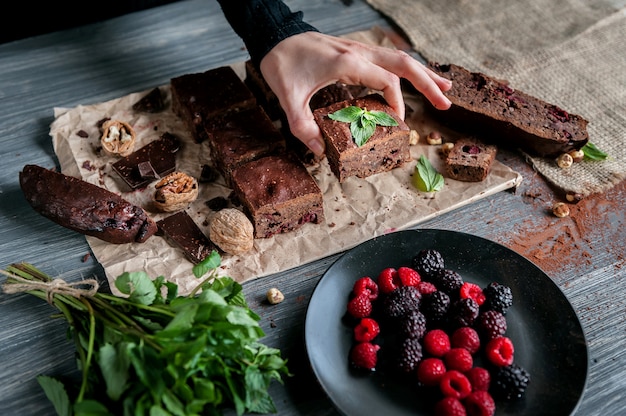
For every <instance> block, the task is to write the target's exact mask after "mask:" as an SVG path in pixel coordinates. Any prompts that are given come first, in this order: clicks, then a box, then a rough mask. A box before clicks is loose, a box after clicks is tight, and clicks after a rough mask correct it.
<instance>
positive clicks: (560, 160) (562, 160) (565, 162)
mask: <svg viewBox="0 0 626 416" xmlns="http://www.w3.org/2000/svg"><path fill="white" fill-rule="evenodd" d="M573 163H574V159H573V158H572V156H570V154H569V153H563V154H561V155H559V157H557V158H556V164H557V165H558V166H559V167H560V168H562V169H565V168H569V167H570V166H572V164H573Z"/></svg>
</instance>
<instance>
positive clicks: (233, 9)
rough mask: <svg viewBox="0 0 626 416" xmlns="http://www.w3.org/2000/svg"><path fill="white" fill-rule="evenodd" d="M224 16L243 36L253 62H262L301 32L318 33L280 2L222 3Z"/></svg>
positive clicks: (237, 0) (226, 0)
mask: <svg viewBox="0 0 626 416" xmlns="http://www.w3.org/2000/svg"><path fill="white" fill-rule="evenodd" d="M218 2H219V3H220V5H221V7H222V11H223V12H224V16H225V17H226V20H228V23H230V25H231V26H232V28H233V30H234V31H235V32H236V33H237V34H238V35H239V36H240V37H241V39H242V40H243V42H244V44H245V45H246V48H247V49H248V53H249V54H250V59H251V60H252V62H253V63H254V64H255V65H256V66H258V65H259V63H260V62H261V59H263V57H264V56H265V55H266V54H267V53H268V52H269V51H270V50H271V49H272V48H273V47H274V46H276V45H277V44H278V43H279V42H280V41H282V40H284V39H286V38H288V37H289V36H293V35H297V34H299V33H304V32H311V31H315V32H316V31H317V29H316V28H315V27H313V26H311V25H310V24H308V23H306V22H304V21H303V20H302V12H295V13H293V12H292V11H291V10H290V9H289V7H287V5H285V4H284V3H283V2H282V1H280V0H218Z"/></svg>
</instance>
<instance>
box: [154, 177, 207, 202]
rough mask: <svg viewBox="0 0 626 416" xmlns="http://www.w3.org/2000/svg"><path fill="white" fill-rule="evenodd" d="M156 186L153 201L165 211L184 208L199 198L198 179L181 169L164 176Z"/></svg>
mask: <svg viewBox="0 0 626 416" xmlns="http://www.w3.org/2000/svg"><path fill="white" fill-rule="evenodd" d="M154 188H155V191H154V194H153V196H152V202H153V203H154V206H155V207H156V208H157V209H158V210H160V211H163V212H174V211H180V210H183V209H185V208H187V207H188V206H189V204H191V203H192V202H193V201H195V200H196V198H198V181H197V180H196V178H194V177H193V176H189V175H187V174H186V173H184V172H180V171H176V172H172V173H170V174H169V175H167V176H164V177H163V178H161V179H160V180H159V181H158V182H157V183H156V185H154Z"/></svg>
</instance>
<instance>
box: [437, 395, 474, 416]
mask: <svg viewBox="0 0 626 416" xmlns="http://www.w3.org/2000/svg"><path fill="white" fill-rule="evenodd" d="M435 416H467V412H466V411H465V406H463V403H461V401H460V400H459V399H455V398H454V397H444V398H443V399H441V400H439V401H438V402H437V403H435Z"/></svg>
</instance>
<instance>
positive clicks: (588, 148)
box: [580, 142, 609, 160]
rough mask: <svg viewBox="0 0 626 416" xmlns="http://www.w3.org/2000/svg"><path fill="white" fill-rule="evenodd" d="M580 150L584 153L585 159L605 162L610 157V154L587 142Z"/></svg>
mask: <svg viewBox="0 0 626 416" xmlns="http://www.w3.org/2000/svg"><path fill="white" fill-rule="evenodd" d="M580 150H582V151H583V153H584V154H585V157H586V158H587V159H591V160H604V159H606V158H607V157H609V155H608V154H606V153H605V152H603V151H602V150H600V149H599V148H598V147H597V146H596V145H595V144H593V143H591V142H587V144H585V145H584V146H583V147H582V148H581V149H580Z"/></svg>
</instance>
